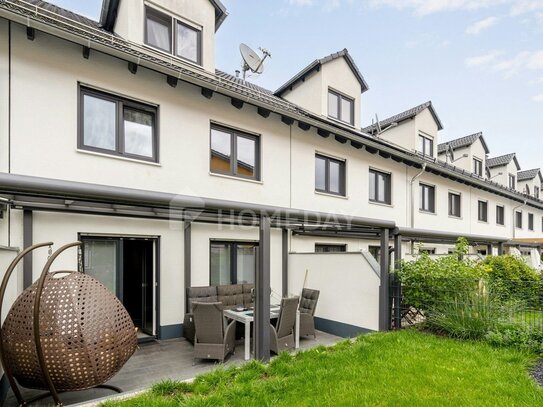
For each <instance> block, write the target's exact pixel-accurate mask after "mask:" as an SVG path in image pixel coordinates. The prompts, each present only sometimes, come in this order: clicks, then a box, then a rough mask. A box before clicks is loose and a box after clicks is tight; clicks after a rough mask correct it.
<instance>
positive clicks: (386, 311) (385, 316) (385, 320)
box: [379, 228, 390, 331]
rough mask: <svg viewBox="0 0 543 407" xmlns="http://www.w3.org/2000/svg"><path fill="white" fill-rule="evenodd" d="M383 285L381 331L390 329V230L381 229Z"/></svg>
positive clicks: (380, 291) (380, 301)
mask: <svg viewBox="0 0 543 407" xmlns="http://www.w3.org/2000/svg"><path fill="white" fill-rule="evenodd" d="M380 234H381V262H380V263H381V285H380V286H379V331H388V330H389V329H390V307H389V304H390V302H389V264H388V262H389V258H390V257H389V256H390V253H389V249H388V245H389V231H388V229H386V228H385V229H381V233H380Z"/></svg>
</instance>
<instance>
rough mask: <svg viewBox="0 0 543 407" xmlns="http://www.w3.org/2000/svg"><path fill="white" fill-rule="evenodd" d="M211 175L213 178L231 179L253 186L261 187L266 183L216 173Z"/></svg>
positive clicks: (210, 173)
mask: <svg viewBox="0 0 543 407" xmlns="http://www.w3.org/2000/svg"><path fill="white" fill-rule="evenodd" d="M209 175H211V176H213V177H219V178H226V179H231V180H234V181H244V182H249V183H251V184H259V185H263V184H264V182H263V181H260V180H257V179H250V178H243V177H236V176H234V175H226V174H217V173H216V172H211V171H210V172H209Z"/></svg>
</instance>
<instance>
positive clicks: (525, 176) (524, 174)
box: [517, 168, 543, 181]
mask: <svg viewBox="0 0 543 407" xmlns="http://www.w3.org/2000/svg"><path fill="white" fill-rule="evenodd" d="M537 176H539V180H540V181H543V177H542V176H541V170H540V169H539V168H533V169H531V170H524V171H519V172H518V173H517V179H518V180H519V181H528V180H531V179H534V178H535V177H537Z"/></svg>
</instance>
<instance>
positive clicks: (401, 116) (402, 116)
mask: <svg viewBox="0 0 543 407" xmlns="http://www.w3.org/2000/svg"><path fill="white" fill-rule="evenodd" d="M424 109H430V110H431V113H432V116H434V119H435V121H436V123H437V126H438V129H439V130H443V124H442V123H441V120H440V119H439V116H438V115H437V113H436V111H435V109H434V107H433V104H432V101H431V100H428V101H427V102H424V103H421V104H419V105H417V106H415V107H412V108H410V109H407V110H405V111H403V112H401V113H398V114H395V115H393V116H390V117H387V118H386V119H383V120H379V122H378V123H379V125H380V126H385V125H387V124H390V123H393V122H397V121H403V120H406V119H409V118H411V117H414V116H416V115H417V114H419V113H420V112H422V111H423V110H424ZM376 128H377V123H373V124H371V125H369V126H366V127H363V128H362V129H361V130H362V131H363V132H371V131H372V130H375V129H376Z"/></svg>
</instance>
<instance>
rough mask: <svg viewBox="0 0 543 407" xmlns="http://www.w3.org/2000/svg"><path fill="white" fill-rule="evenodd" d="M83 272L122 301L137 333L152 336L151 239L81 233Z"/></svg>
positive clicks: (152, 257) (152, 261)
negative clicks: (84, 234)
mask: <svg viewBox="0 0 543 407" xmlns="http://www.w3.org/2000/svg"><path fill="white" fill-rule="evenodd" d="M81 240H82V242H83V259H82V260H83V271H84V272H85V273H87V274H89V275H91V276H93V277H94V278H96V279H97V280H99V281H100V282H102V284H104V285H105V286H106V287H107V288H109V289H110V290H111V291H112V292H113V293H114V294H115V295H116V296H117V297H118V298H119V300H120V301H121V302H122V303H123V305H124V306H125V308H126V310H127V311H128V313H129V314H130V316H131V317H132V321H133V322H134V325H135V326H136V327H137V328H138V333H139V335H140V336H145V335H147V336H153V335H154V318H153V316H154V303H153V300H154V298H153V293H154V276H155V275H154V264H155V262H154V245H155V241H154V240H153V239H143V238H123V237H94V236H84V237H82V238H81Z"/></svg>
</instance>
